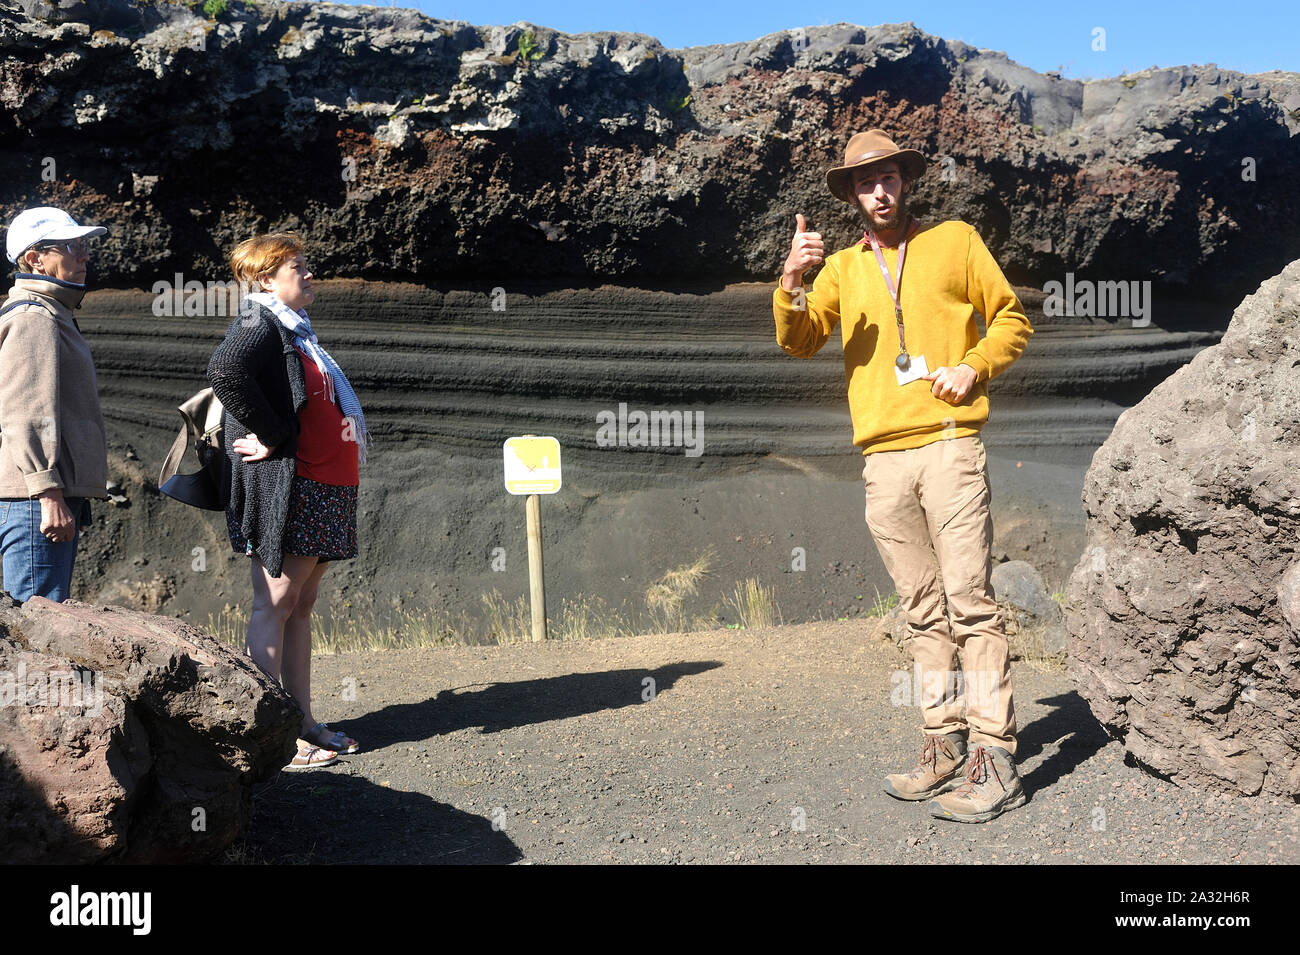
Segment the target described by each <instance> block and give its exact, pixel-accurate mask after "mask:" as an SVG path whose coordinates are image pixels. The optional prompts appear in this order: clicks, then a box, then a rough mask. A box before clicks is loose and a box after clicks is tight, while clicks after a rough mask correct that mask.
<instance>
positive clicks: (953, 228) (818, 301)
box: [772, 129, 1033, 822]
mask: <svg viewBox="0 0 1300 955" xmlns="http://www.w3.org/2000/svg"><path fill="white" fill-rule="evenodd" d="M925 165H926V163H925V158H924V157H923V156H922V155H921V154H920V153H919V152H916V151H915V150H911V149H899V148H898V147H897V146H896V145H895V144H894V142H893V141H892V140H891V139H890V138H889V137H888V136H887V135H886V134H885V133H884V132H883V131H881V130H879V129H873V130H869V131H867V132H865V133H858V134H857V135H855V136H854V137H853V138H852V139H850V140H849V144H848V146H847V148H846V149H845V154H844V164H843V165H842V166H837V167H835V168H834V169H831V170H830V171H829V172H828V173H827V174H826V184H827V185H828V186H829V187H830V190H831V192H832V193H833V194H834V195H835V196H836V197H837V198H839V199H841V200H843V201H844V202H847V203H850V204H851V205H853V206H855V207H857V209H858V211H859V212H860V213H861V214H862V216H863V219H864V221H865V224H866V227H867V228H866V232H865V233H864V236H863V240H862V241H861V242H860V243H858V244H857V245H854V246H852V247H850V248H847V249H842V250H840V251H839V252H836V253H834V254H833V255H830V256H825V251H824V246H823V244H822V239H821V236H820V235H819V234H818V233H816V232H810V231H808V228H807V225H806V224H805V222H804V217H803V216H802V215H800V216H798V217H797V219H796V222H797V225H796V231H795V235H794V240H793V242H792V243H791V246H790V254H789V256H788V257H787V258H786V261H785V267H784V272H783V274H782V276H781V282H780V285H779V286H778V287H777V289H776V291H775V292H774V293H773V295H772V312H773V315H774V316H775V318H776V340H777V343H778V344H779V345H780V346H781V347H782V348H783V349H784V350H785V351H787V352H789V353H790V354H791V355H794V356H796V357H798V358H808V357H810V356H811V355H813V354H814V353H815V352H816V351H817V350H818V349H820V348H821V347H822V346H823V345H825V344H826V342H827V340H828V339H829V338H830V335H831V333H832V332H833V331H834V330H835V326H836V325H839V326H840V329H841V334H842V336H843V339H844V373H845V377H846V378H847V379H848V389H849V410H850V412H851V414H852V417H853V442H854V444H856V445H858V446H859V447H861V448H862V452H863V454H864V455H865V457H866V464H865V467H864V468H863V471H862V476H863V480H864V482H865V484H866V495H867V507H866V514H867V526H868V527H869V528H870V529H871V534H872V536H873V537H874V538H875V541H876V547H877V548H878V549H879V551H880V557H881V560H882V561H884V564H885V567H886V568H887V569H888V571H889V573H890V575H891V576H892V577H893V579H894V585H895V587H896V589H897V590H898V595H899V599H900V602H901V604H902V607H903V609H904V611H905V612H906V614H907V626H908V630H909V633H910V636H911V647H912V655H913V658H914V659H915V660H916V663H917V665H918V666H919V668H920V671H921V699H920V701H919V702H920V706H921V712H922V717H923V720H924V726H923V734H924V743H923V745H922V747H921V755H920V758H919V760H918V762H917V765H916V766H915V767H913V768H912V769H910V770H908V771H906V772H902V773H894V774H891V775H889V776H887V777H886V778H885V783H884V787H885V791H886V792H887V793H888V794H889V795H891V796H894V797H896V798H899V799H908V800H923V799H931V802H930V804H929V808H930V812H931V814H932V815H935V816H938V817H939V818H945V819H953V820H957V821H961V822H985V821H987V820H989V819H992V818H994V817H996V816H998V815H1000V814H1001V813H1003V812H1005V811H1007V810H1008V809H1013V808H1015V807H1017V806H1020V805H1022V804H1023V803H1024V801H1025V796H1024V791H1023V789H1022V788H1021V785H1020V778H1019V776H1018V775H1017V773H1016V769H1015V762H1014V756H1015V751H1016V736H1015V733H1016V724H1015V710H1014V708H1013V706H1012V699H1011V668H1010V663H1009V660H1008V656H1007V641H1006V635H1005V633H1004V631H1003V626H1002V617H1001V614H1000V613H999V611H998V607H997V604H996V603H995V602H994V599H993V588H992V584H991V581H990V576H991V572H992V556H991V553H990V548H991V545H992V537H993V522H992V518H991V517H990V514H989V484H988V473H987V466H986V462H985V456H984V446H983V443H982V442H981V441H980V438H979V431H980V428H982V427H983V426H984V423H985V422H986V421H987V420H988V413H989V401H988V382H989V381H990V379H992V378H994V377H996V376H997V375H999V374H1001V373H1002V372H1003V371H1005V370H1006V369H1007V368H1008V367H1009V366H1010V365H1011V363H1012V362H1013V361H1015V360H1016V358H1018V357H1019V356H1020V353H1021V352H1022V351H1023V350H1024V348H1025V344H1026V342H1027V341H1028V340H1029V336H1030V335H1032V334H1033V329H1032V328H1031V327H1030V325H1029V321H1028V319H1026V318H1025V315H1024V311H1023V309H1022V308H1021V305H1020V302H1019V301H1018V300H1017V298H1016V295H1015V292H1014V291H1013V290H1012V288H1011V286H1010V285H1009V284H1008V283H1007V280H1006V278H1005V277H1004V276H1003V274H1002V270H1001V269H999V268H998V265H997V263H996V262H995V261H994V260H993V256H992V255H991V254H990V253H989V251H988V249H987V248H985V246H984V243H983V242H981V241H980V237H979V236H978V235H977V234H976V233H975V230H974V229H972V228H971V227H970V226H969V225H967V224H966V223H964V222H957V221H949V222H940V223H922V222H920V221H918V220H917V219H916V218H915V217H914V216H912V215H911V214H910V213H909V212H908V208H907V206H908V202H907V199H908V194H909V193H910V192H911V190H912V184H913V183H914V182H915V181H916V179H917V178H918V177H920V176H921V175H922V174H923V173H924V172H925ZM824 256H825V259H824V267H823V268H822V270H821V272H820V273H818V275H817V278H816V280H815V281H814V282H813V287H812V290H811V291H806V290H805V289H804V288H803V276H804V272H806V271H807V270H808V269H810V268H813V267H815V266H818V265H823V257H824ZM976 312H978V313H979V314H980V315H982V316H984V318H985V319H986V324H987V335H986V336H985V337H984V338H983V339H981V338H980V337H979V330H978V328H977V326H976V318H975V313H976ZM959 650H960V652H961V666H960V668H959V667H958V665H957V663H958V651H959ZM959 673H960V676H959V675H958V674H959ZM963 697H964V700H963ZM963 702H964V704H965V705H964V706H963ZM931 797H935V798H933V799H932V798H931Z"/></svg>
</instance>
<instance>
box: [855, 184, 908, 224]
mask: <svg viewBox="0 0 1300 955" xmlns="http://www.w3.org/2000/svg"><path fill="white" fill-rule="evenodd" d="M858 210H859V211H860V212H861V213H862V222H863V224H864V225H865V226H866V227H867V228H868V229H869V230H870V231H872V232H892V231H893V230H895V229H898V228H900V227H901V226H902V225H903V223H905V222H906V221H907V195H906V194H905V193H900V194H899V196H898V202H896V203H895V204H894V206H893V208H892V209H890V210H889V215H888V216H878V215H872V214H871V213H869V212H867V210H866V208H865V207H864V206H861V205H859V207H858Z"/></svg>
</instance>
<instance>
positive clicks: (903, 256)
mask: <svg viewBox="0 0 1300 955" xmlns="http://www.w3.org/2000/svg"><path fill="white" fill-rule="evenodd" d="M916 224H917V222H916V219H914V218H913V217H912V216H908V223H907V228H906V229H905V230H904V232H903V241H902V242H900V243H898V283H897V284H895V283H894V278H893V276H891V275H890V274H889V266H887V265H885V255H884V253H883V252H881V251H880V242H879V241H878V240H877V239H876V234H875V233H874V232H867V239H868V240H869V241H870V242H871V251H872V252H874V253H875V254H876V264H877V265H879V266H880V274H881V275H882V276H883V277H884V279H885V288H887V289H888V290H889V297H890V298H892V299H893V300H894V318H895V320H896V321H897V322H898V358H897V359H895V361H894V364H896V365H897V366H898V367H899V368H903V369H906V368H907V366H908V365H910V364H911V362H912V359H911V356H909V355H908V354H907V342H906V340H905V339H904V338H903V306H902V304H901V303H900V302H899V299H898V291H899V289H900V288H902V286H903V263H904V262H905V261H906V260H907V237H908V236H909V235H910V234H911V233H912V227H913V226H914V225H916Z"/></svg>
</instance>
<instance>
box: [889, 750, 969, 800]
mask: <svg viewBox="0 0 1300 955" xmlns="http://www.w3.org/2000/svg"><path fill="white" fill-rule="evenodd" d="M965 766H966V738H965V737H964V736H962V734H961V733H949V734H948V735H947V736H934V735H931V734H929V733H927V734H925V745H924V746H922V747H921V759H920V762H918V763H917V765H916V767H915V768H914V769H912V770H909V771H908V772H906V773H890V774H889V775H888V776H886V777H885V792H887V793H888V794H889V795H891V796H893V797H894V798H895V799H909V800H914V799H929V798H930V797H931V796H934V795H937V794H938V793H943V792H947V791H948V790H949V789H952V788H954V787H956V786H960V785H961V780H962V770H964V769H965Z"/></svg>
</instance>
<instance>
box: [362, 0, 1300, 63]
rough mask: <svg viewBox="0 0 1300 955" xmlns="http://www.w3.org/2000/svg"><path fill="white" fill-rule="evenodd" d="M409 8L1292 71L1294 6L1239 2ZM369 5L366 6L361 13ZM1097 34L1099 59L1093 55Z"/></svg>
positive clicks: (1298, 51) (682, 40) (1298, 59)
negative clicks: (870, 34) (886, 37)
mask: <svg viewBox="0 0 1300 955" xmlns="http://www.w3.org/2000/svg"><path fill="white" fill-rule="evenodd" d="M378 2H379V3H380V4H381V5H383V6H412V5H414V6H415V7H416V8H417V9H419V10H421V11H422V12H424V13H426V14H428V15H430V16H434V17H440V18H442V19H446V20H467V21H468V22H470V23H473V24H477V25H489V24H498V23H503V24H504V23H515V22H517V21H520V20H527V21H529V22H532V23H536V24H540V25H542V26H548V27H553V28H554V29H557V30H561V31H563V32H565V33H582V32H585V31H589V30H622V31H627V32H636V33H648V34H650V35H651V36H654V37H658V39H659V40H660V41H661V42H662V43H663V44H664V45H665V46H668V47H671V48H677V47H684V46H701V45H705V44H710V43H734V42H740V41H744V40H753V39H756V38H757V37H760V36H763V35H764V34H767V33H774V32H776V31H777V30H787V29H792V28H794V27H800V26H816V25H819V24H823V23H839V22H848V23H858V24H862V25H866V26H871V25H875V24H878V23H902V22H905V21H909V20H910V21H911V22H913V23H915V24H916V25H917V26H918V27H919V28H920V29H922V30H924V31H925V32H927V33H930V34H934V35H935V36H940V37H943V38H944V39H949V40H964V41H965V42H967V43H969V44H971V45H972V46H976V47H985V48H988V49H993V50H1000V51H1002V52H1005V53H1006V54H1007V55H1008V56H1010V57H1011V58H1012V59H1013V60H1016V61H1018V62H1020V63H1023V64H1024V65H1025V66H1028V67H1031V68H1032V69H1035V70H1038V71H1039V72H1043V71H1046V70H1055V69H1060V68H1062V67H1063V68H1064V70H1063V72H1064V73H1065V75H1067V76H1070V77H1075V78H1084V77H1101V76H1117V75H1118V74H1120V73H1121V72H1130V73H1131V72H1134V71H1136V70H1143V69H1146V68H1148V67H1150V66H1180V65H1184V64H1195V63H1217V64H1218V65H1219V66H1220V67H1223V68H1226V69H1233V70H1240V71H1241V72H1244V73H1260V72H1265V71H1267V70H1294V71H1300V12H1297V11H1300V2H1297V0H1290V2H1278V0H1238V2H1236V3H1232V2H1222V0H1220V2H1218V3H1208V2H1189V3H1171V2H1168V0H1160V2H1153V3H1148V2H1144V0H1127V2H1115V0H1095V2H1090V3H1078V2H1070V0H1065V3H1064V4H1062V3H1061V0H1038V2H1032V3H1027V2H1021V0H1015V2H1004V3H996V2H994V3H987V2H980V3H976V2H972V0H962V2H955V0H932V2H926V3H892V4H886V3H863V2H861V0H858V2H846V0H824V2H819V3H797V2H796V3H791V2H789V0H785V2H776V0H747V2H738V0H693V2H684V0H639V2H634V3H618V2H610V0H606V2H603V3H598V2H594V0H438V2H430V0H420V2H418V3H415V4H411V3H409V2H401V0H378ZM367 5H369V4H367ZM1096 27H1101V28H1103V29H1104V30H1105V31H1106V32H1105V41H1106V42H1105V46H1106V49H1105V50H1104V51H1096V50H1093V49H1092V45H1093V30H1094V28H1096Z"/></svg>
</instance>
